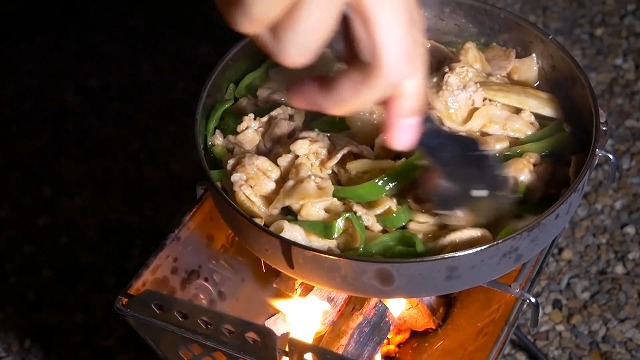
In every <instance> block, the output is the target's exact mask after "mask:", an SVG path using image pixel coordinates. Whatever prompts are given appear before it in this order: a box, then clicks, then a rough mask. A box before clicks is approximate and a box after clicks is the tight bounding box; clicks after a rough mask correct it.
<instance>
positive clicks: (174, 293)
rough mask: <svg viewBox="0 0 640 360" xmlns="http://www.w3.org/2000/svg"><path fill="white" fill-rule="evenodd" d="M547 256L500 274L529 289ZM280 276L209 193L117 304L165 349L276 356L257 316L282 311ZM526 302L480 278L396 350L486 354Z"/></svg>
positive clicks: (166, 354)
mask: <svg viewBox="0 0 640 360" xmlns="http://www.w3.org/2000/svg"><path fill="white" fill-rule="evenodd" d="M547 251H549V250H547ZM545 258H546V257H545V256H544V252H543V253H542V254H540V255H538V256H535V257H534V259H533V260H532V261H530V262H527V263H526V264H524V265H523V266H522V267H521V268H519V269H518V270H515V271H513V272H512V273H511V274H509V275H508V276H505V277H503V278H501V279H500V281H503V282H504V283H505V284H511V287H512V288H513V289H523V290H525V291H530V289H531V287H532V286H533V284H534V282H535V279H536V276H537V272H538V271H539V270H540V268H541V267H542V266H543V265H544V259H545ZM196 273H197V275H194V274H196ZM278 278H279V273H277V272H275V271H273V269H271V268H269V266H267V265H265V266H264V268H263V264H262V262H261V261H260V259H258V258H257V257H255V256H254V255H253V254H251V253H250V252H249V251H247V250H246V249H245V248H244V246H243V245H242V243H240V242H238V241H237V240H236V239H235V237H234V236H233V235H232V232H231V230H230V229H229V228H228V227H227V226H226V224H225V223H224V222H223V221H222V220H221V219H220V216H219V214H218V211H217V209H216V207H215V205H214V203H213V201H212V200H211V198H210V197H209V196H208V195H207V194H203V195H202V197H201V199H200V201H199V203H198V205H197V206H196V207H195V208H194V210H193V211H192V212H191V213H190V214H189V215H188V216H187V217H186V218H185V220H184V221H183V223H182V225H181V226H180V227H179V228H178V229H177V230H176V231H175V232H174V233H173V234H171V235H170V236H169V238H168V239H167V240H166V241H165V242H164V244H162V245H161V246H160V248H159V249H158V251H157V252H156V253H155V254H154V255H153V256H152V257H151V258H150V259H149V261H148V262H147V264H146V265H145V266H144V267H143V268H142V269H141V270H140V271H139V273H138V274H137V275H136V276H135V278H134V279H133V280H132V281H131V283H130V284H129V285H128V286H127V288H126V289H125V290H124V291H123V293H122V294H121V295H120V296H119V297H118V299H117V300H116V304H115V306H116V309H117V310H118V311H119V312H120V313H121V314H122V315H124V316H125V317H126V319H127V320H128V322H129V323H130V324H131V325H132V326H133V327H134V328H135V329H136V330H137V331H138V332H139V333H140V335H141V336H142V337H143V338H144V339H145V340H146V341H147V342H148V343H149V345H150V346H151V347H152V348H153V349H155V351H157V352H158V354H159V355H160V356H161V357H162V358H164V359H169V360H174V359H175V360H180V359H194V360H204V359H206V356H209V357H210V358H212V359H218V358H219V357H216V355H214V354H216V352H219V353H220V354H226V355H225V356H227V357H232V356H233V357H232V358H237V357H242V358H245V359H273V358H274V354H279V355H282V354H285V353H286V352H285V349H284V348H283V346H280V347H278V348H277V349H276V348H275V346H276V345H275V343H276V336H275V334H274V333H273V332H272V331H271V330H270V329H268V328H266V327H264V326H263V325H261V324H263V322H264V320H266V319H267V318H268V317H270V316H272V315H273V314H275V313H276V312H277V310H276V309H274V308H273V307H271V306H270V303H269V300H270V299H273V298H274V297H282V296H286V294H285V293H284V292H282V291H280V290H278V289H277V288H276V287H275V286H274V281H275V280H276V279H278ZM491 304H493V305H491ZM498 305H499V306H498ZM474 306H476V307H477V308H478V309H479V310H477V309H476V307H474ZM496 306H497V307H496ZM522 306H523V301H521V300H519V299H517V298H515V297H513V296H511V295H509V294H505V293H502V292H499V291H494V290H492V289H488V288H485V287H482V286H480V287H476V288H473V289H469V290H466V291H463V292H461V293H458V294H456V296H455V299H454V301H453V302H452V304H451V316H449V317H448V318H447V319H446V321H445V325H444V326H443V327H442V328H441V330H439V331H437V332H434V333H431V334H427V333H421V334H419V335H416V336H414V337H412V338H410V339H409V341H408V342H407V343H406V346H405V347H403V348H401V354H404V356H402V357H400V359H407V358H409V359H411V358H415V359H423V358H424V359H443V358H445V359H450V358H466V359H469V357H466V355H465V354H468V352H467V353H465V351H468V350H469V349H473V347H474V346H475V349H476V350H477V351H474V352H473V354H475V355H474V356H472V358H480V359H486V358H491V359H496V358H497V357H489V354H493V353H501V351H502V347H503V346H504V343H506V341H507V339H508V338H509V336H510V334H511V331H512V329H509V328H508V327H509V326H510V324H515V321H516V320H517V318H518V316H519V314H520V311H521V310H522V309H521V308H522ZM228 325H230V326H231V327H229V326H228ZM231 328H233V329H231ZM471 338H474V339H477V341H476V342H474V344H472V345H473V346H471V347H469V346H467V347H465V346H453V348H454V351H453V352H447V353H445V354H446V356H443V355H442V353H441V352H439V351H441V349H443V348H446V345H447V344H444V345H442V346H436V345H437V344H438V343H439V342H440V341H442V339H449V341H456V339H457V341H463V342H469V339H471ZM258 339H259V341H257V340H258ZM288 346H289V351H288V357H289V359H290V360H293V359H301V360H302V359H303V358H304V357H303V355H304V354H306V353H307V352H313V353H314V354H317V355H319V359H323V360H324V359H336V360H343V359H345V358H343V357H339V356H338V355H337V354H335V353H331V352H328V351H327V350H326V349H322V348H319V347H318V346H313V345H310V344H306V343H303V342H299V341H295V340H291V339H289V342H288ZM238 347H239V348H238ZM411 349H417V350H420V351H417V350H416V351H414V352H412V351H411ZM220 354H218V356H220ZM254 356H255V357H254ZM345 360H348V359H345Z"/></svg>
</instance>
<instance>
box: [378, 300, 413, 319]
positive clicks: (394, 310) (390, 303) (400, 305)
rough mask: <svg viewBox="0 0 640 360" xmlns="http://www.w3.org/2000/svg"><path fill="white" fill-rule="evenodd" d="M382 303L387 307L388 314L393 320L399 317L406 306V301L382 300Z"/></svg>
mask: <svg viewBox="0 0 640 360" xmlns="http://www.w3.org/2000/svg"><path fill="white" fill-rule="evenodd" d="M382 302H383V303H384V304H385V305H387V308H388V309H389V312H390V313H391V315H393V317H394V318H397V317H398V315H400V314H401V313H402V312H403V311H404V309H405V307H406V306H407V300H406V299H386V300H382Z"/></svg>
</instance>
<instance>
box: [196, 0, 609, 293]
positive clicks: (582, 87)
mask: <svg viewBox="0 0 640 360" xmlns="http://www.w3.org/2000/svg"><path fill="white" fill-rule="evenodd" d="M423 8H424V9H426V13H425V17H426V20H427V24H428V28H429V37H430V38H431V39H433V40H436V41H439V42H445V43H446V42H460V41H467V40H473V41H480V42H496V43H498V44H501V45H503V46H509V47H513V48H515V49H516V50H517V51H518V53H519V55H528V54H530V53H531V52H535V53H536V54H537V55H538V58H539V59H540V60H541V63H542V65H541V69H540V77H541V84H542V86H543V88H544V89H545V90H547V91H550V92H552V93H553V94H555V95H556V96H557V97H558V98H559V100H560V101H561V103H562V106H563V110H564V112H565V114H570V116H569V117H568V120H567V121H568V122H569V123H570V125H571V126H572V127H573V128H575V129H576V130H577V133H579V134H582V135H581V136H580V137H579V142H580V144H581V146H582V148H583V150H584V153H586V154H587V155H588V158H587V162H586V165H585V166H584V168H583V169H582V171H581V172H580V175H579V179H578V181H576V182H575V183H574V185H573V186H572V187H571V189H570V191H568V192H567V193H566V194H565V195H564V196H563V197H562V198H561V199H560V200H559V201H558V202H557V203H556V204H555V205H554V206H553V207H552V208H550V209H549V210H548V211H547V212H546V213H544V214H543V215H542V216H541V217H540V218H539V219H538V220H537V221H536V222H535V223H533V224H531V225H529V226H528V227H526V228H524V229H522V230H521V231H519V232H517V233H515V234H513V235H512V236H509V237H507V238H505V239H502V240H500V241H498V242H495V243H492V244H490V245H486V246H482V247H478V248H474V249H470V250H467V251H462V252H457V253H452V254H446V255H441V256H433V257H426V258H419V259H408V260H384V259H362V258H358V259H354V258H347V257H341V256H336V255H332V254H329V253H325V252H322V251H319V250H316V249H313V248H309V247H306V246H303V245H300V244H298V243H295V242H293V241H290V240H288V239H285V238H283V237H280V236H278V235H275V234H274V233H272V232H270V231H269V230H268V229H266V228H264V227H262V226H259V225H257V224H256V223H254V222H253V221H252V220H251V219H250V218H249V217H248V216H246V215H245V214H244V213H243V212H242V211H241V210H240V209H239V208H238V207H236V206H235V205H234V203H233V201H232V200H231V199H230V198H228V197H227V196H226V195H225V194H224V193H223V191H222V190H221V189H220V188H218V187H217V186H216V185H214V183H213V181H212V182H211V187H212V191H211V192H210V193H211V194H212V196H213V200H214V202H215V204H216V205H217V207H218V208H219V210H220V213H221V214H222V217H223V218H224V220H225V222H226V223H227V224H228V225H229V227H230V228H231V229H232V230H233V231H234V232H235V234H236V235H237V236H238V238H239V239H240V240H241V241H242V242H243V243H244V244H245V245H246V246H247V247H248V248H249V249H250V250H251V251H252V252H254V253H255V254H256V255H257V256H259V257H260V258H262V259H263V260H264V261H265V262H267V263H268V264H270V265H271V266H273V267H275V268H277V269H278V270H280V271H282V272H284V273H286V274H288V275H290V276H293V277H296V278H299V279H301V280H303V281H305V282H308V283H310V284H312V285H316V286H321V287H324V288H327V289H332V290H336V291H342V292H346V293H350V294H353V295H358V296H365V297H379V298H396V297H424V296H433V295H441V294H448V293H453V292H457V291H460V290H464V289H468V288H471V287H474V286H477V285H479V284H483V283H486V282H488V281H490V280H493V279H495V278H497V277H499V276H501V275H503V274H505V273H507V272H509V271H511V270H512V269H514V268H516V267H517V266H519V265H521V264H523V263H524V262H526V261H527V260H529V259H530V258H532V257H533V256H534V255H536V254H537V253H538V252H539V251H540V250H542V249H543V248H544V247H546V246H547V245H549V244H550V243H551V241H552V240H553V239H554V238H555V237H556V236H558V235H559V234H560V232H561V231H562V229H563V228H564V227H565V226H566V225H567V224H568V223H569V220H570V219H571V217H572V216H573V214H574V212H575V211H576V208H577V207H578V204H579V203H580V201H581V200H582V197H583V193H584V191H585V186H586V184H587V180H588V178H589V175H590V173H591V171H592V169H593V167H594V166H595V164H596V162H597V158H598V156H599V155H601V154H606V153H605V152H604V150H603V149H604V145H605V143H606V140H607V137H606V135H607V134H606V129H607V123H606V121H605V119H604V118H603V116H601V114H600V112H599V108H598V104H597V99H596V97H595V94H594V92H593V89H592V87H591V85H590V83H589V81H588V79H587V76H586V75H585V73H584V72H583V71H582V69H581V68H580V66H579V65H578V63H577V62H576V61H575V60H574V59H573V57H572V56H571V55H570V54H569V53H568V52H567V50H565V49H564V48H563V47H562V46H561V45H560V44H559V43H558V42H557V41H555V40H554V39H553V37H551V36H550V35H549V34H546V33H545V32H543V31H542V30H540V29H539V28H537V27H536V26H534V25H532V24H531V23H529V22H527V21H526V20H524V19H522V18H520V17H518V16H516V15H514V14H511V13H509V12H507V11H505V10H502V9H499V8H496V7H493V6H490V5H486V4H483V3H480V2H476V1H471V0H425V1H423ZM262 58H263V55H262V53H261V52H259V51H258V49H257V48H256V47H255V46H254V45H252V44H251V43H250V42H248V41H244V42H242V43H240V44H238V45H237V46H236V47H234V48H233V49H232V50H231V51H230V52H229V53H228V54H227V56H226V57H225V58H224V59H222V61H221V62H220V63H219V65H218V66H217V67H216V69H215V70H214V72H213V74H212V75H211V77H210V78H209V80H208V82H207V84H206V86H205V88H204V91H203V94H202V97H201V99H200V103H199V105H198V109H197V114H196V134H197V143H198V147H199V149H200V150H201V151H200V154H201V158H202V163H203V165H204V166H205V168H207V162H206V157H205V155H204V153H203V151H202V149H204V145H205V144H204V141H203V136H202V134H203V133H204V128H205V122H206V119H207V116H208V114H209V113H210V111H211V109H212V107H213V106H214V104H215V103H216V102H217V101H219V100H220V99H222V96H223V94H224V91H225V89H226V87H227V86H228V84H229V83H230V82H231V81H235V80H237V79H238V78H239V77H240V76H242V75H243V71H244V73H246V71H247V70H248V69H250V68H252V67H254V66H256V65H257V64H259V63H260V62H261V59H262ZM607 155H608V154H607ZM207 173H208V171H207Z"/></svg>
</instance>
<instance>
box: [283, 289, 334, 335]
mask: <svg viewBox="0 0 640 360" xmlns="http://www.w3.org/2000/svg"><path fill="white" fill-rule="evenodd" d="M272 305H273V307H275V308H276V309H278V310H280V312H281V313H282V314H284V316H285V320H286V322H287V325H288V326H289V336H290V337H292V338H295V339H298V340H301V341H305V342H307V343H312V342H313V338H314V337H315V335H316V333H317V332H318V330H319V329H320V326H321V324H322V319H323V317H324V316H325V313H326V312H327V311H329V310H330V309H331V306H330V305H329V303H328V302H326V301H324V300H320V299H318V298H316V297H313V296H307V297H294V298H291V299H281V300H273V301H272Z"/></svg>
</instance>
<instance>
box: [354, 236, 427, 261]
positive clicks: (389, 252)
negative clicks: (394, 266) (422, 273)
mask: <svg viewBox="0 0 640 360" xmlns="http://www.w3.org/2000/svg"><path fill="white" fill-rule="evenodd" d="M426 253H427V247H426V246H425V245H424V243H423V242H422V239H420V237H419V236H418V235H416V234H414V233H412V232H411V231H409V230H397V231H393V232H390V233H386V234H383V235H380V236H378V237H377V238H376V239H375V240H373V241H371V242H369V243H367V244H365V245H364V246H363V247H362V250H360V251H358V252H356V253H355V255H358V256H382V257H385V258H393V257H419V256H424V255H426Z"/></svg>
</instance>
